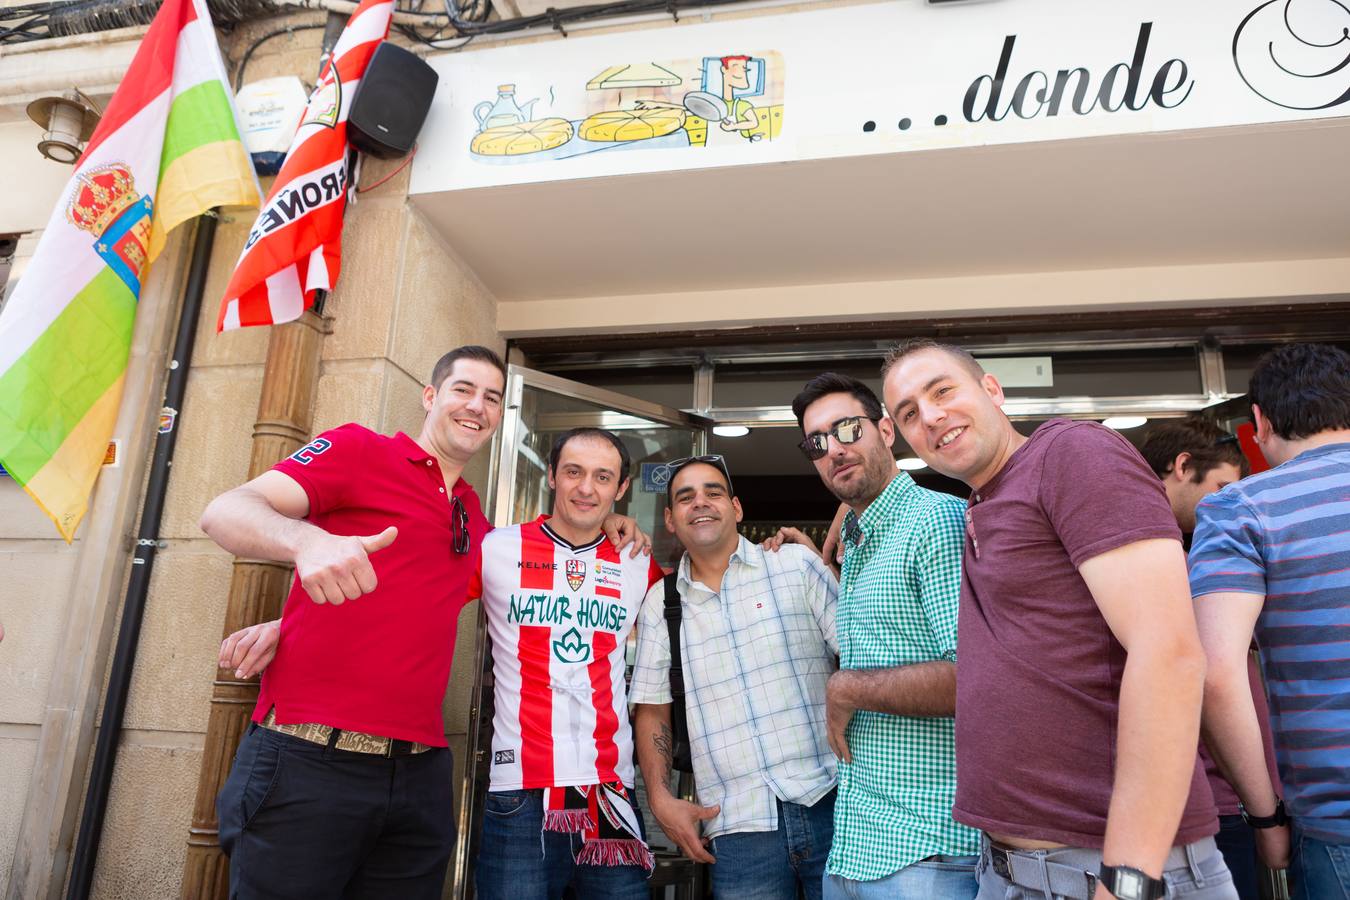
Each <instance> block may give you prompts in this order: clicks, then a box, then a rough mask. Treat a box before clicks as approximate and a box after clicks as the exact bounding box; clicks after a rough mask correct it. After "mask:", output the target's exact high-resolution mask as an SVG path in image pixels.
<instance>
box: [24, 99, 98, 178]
mask: <svg viewBox="0 0 1350 900" xmlns="http://www.w3.org/2000/svg"><path fill="white" fill-rule="evenodd" d="M100 115H101V114H100V113H99V111H98V107H97V106H95V105H94V101H92V100H90V99H89V98H88V97H87V96H85V94H84V93H83V92H82V91H80V89H79V88H73V89H71V90H69V91H66V92H65V93H64V94H62V95H61V96H60V97H40V98H38V99H37V100H34V101H33V102H32V103H30V104H28V118H30V119H32V120H33V121H34V122H36V123H37V124H38V126H39V127H40V128H42V140H40V141H38V152H39V153H41V154H42V155H43V156H45V157H47V158H48V159H51V160H55V161H56V162H59V163H65V164H66V165H74V164H75V161H76V160H78V159H79V158H80V153H81V152H82V151H83V149H84V143H85V141H87V140H89V138H90V136H92V135H93V133H94V126H95V125H97V124H98V120H99V117H100Z"/></svg>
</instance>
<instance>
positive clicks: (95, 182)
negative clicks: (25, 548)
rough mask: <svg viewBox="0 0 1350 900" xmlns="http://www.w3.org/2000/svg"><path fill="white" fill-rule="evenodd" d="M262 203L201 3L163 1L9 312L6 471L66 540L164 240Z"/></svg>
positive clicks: (3, 433) (87, 489) (112, 417)
mask: <svg viewBox="0 0 1350 900" xmlns="http://www.w3.org/2000/svg"><path fill="white" fill-rule="evenodd" d="M260 197H261V193H260V191H259V190H258V181H257V178H256V177H255V176H254V174H253V167H252V165H251V164H250V163H249V158H248V154H247V153H246V152H245V150H244V146H243V143H242V142H241V141H240V138H239V127H238V125H237V122H236V118H235V111H234V104H233V103H232V101H231V99H230V89H229V82H228V80H227V79H226V77H225V67H224V64H223V63H222V62H221V58H220V48H219V47H218V46H217V44H216V36H215V32H214V30H213V29H212V26H211V16H210V13H209V12H208V11H207V8H206V3H205V0H165V3H164V5H163V6H162V7H160V10H159V12H158V14H156V16H155V20H154V22H153V23H152V24H151V25H150V29H149V31H147V32H146V35H145V38H144V39H143V40H142V41H141V46H140V49H139V50H137V52H136V57H135V59H134V60H132V63H131V67H130V68H129V69H128V70H127V73H126V75H125V76H124V77H123V79H122V83H121V86H120V87H119V88H118V89H117V92H116V93H115V94H114V95H113V97H112V100H111V101H109V103H108V109H107V112H106V113H105V114H104V116H103V119H102V121H101V122H100V123H99V125H98V128H97V130H96V131H95V132H94V134H93V136H92V137H91V138H90V140H89V145H88V147H87V148H86V149H85V151H84V156H82V157H81V158H80V161H79V162H78V163H77V164H76V167H75V174H74V176H73V177H72V178H71V180H70V183H69V185H67V187H66V190H65V192H64V194H63V195H62V197H61V200H60V202H59V203H58V204H57V207H56V209H55V211H53V213H52V217H51V220H50V221H49V222H48V224H47V229H46V231H44V232H43V234H42V239H41V241H39V243H38V247H37V250H36V251H35V253H34V255H33V258H32V259H31V260H30V261H29V263H28V267H27V269H26V270H25V271H24V273H23V276H22V278H21V279H20V281H19V284H18V286H17V287H16V288H15V290H14V294H13V296H11V297H10V299H9V300H8V301H7V302H6V304H5V307H4V310H3V311H0V465H3V466H4V468H5V469H6V470H7V471H8V473H9V474H10V475H11V476H12V477H13V478H14V479H15V480H16V481H18V482H19V483H20V484H21V485H23V488H24V490H26V491H27V492H28V493H29V495H30V496H32V498H33V499H34V500H36V501H37V503H38V505H39V506H41V507H42V509H43V511H44V512H46V513H47V515H49V516H51V518H52V521H54V522H55V523H56V527H57V529H58V530H59V531H60V532H61V536H62V537H64V538H65V539H66V540H67V541H70V540H72V539H73V538H74V536H75V529H76V527H78V525H79V523H80V519H81V518H83V516H84V513H85V510H86V509H87V507H88V502H89V495H90V493H91V492H92V491H93V486H94V480H95V478H97V476H98V471H99V467H100V465H101V464H102V461H103V458H104V453H105V451H106V448H107V445H108V439H109V438H110V437H111V436H112V431H113V425H114V423H115V422H116V419H117V409H118V405H119V403H120V401H121V397H122V382H123V378H124V376H125V374H126V367H127V357H128V355H129V353H130V350H131V335H132V329H133V327H134V325H135V322H136V304H137V301H138V300H139V298H140V292H141V285H142V284H143V282H144V279H145V278H146V276H147V274H148V272H149V266H150V263H151V262H152V261H153V260H154V259H155V257H156V256H158V255H159V251H160V250H161V249H163V247H164V241H165V236H166V235H167V233H168V231H169V230H170V229H172V228H173V227H174V226H176V225H178V224H179V223H181V222H183V221H185V220H187V219H190V218H192V217H194V216H197V215H200V214H201V213H203V212H206V211H207V210H209V209H211V208H212V207H216V206H256V205H257V204H258V202H259V200H260Z"/></svg>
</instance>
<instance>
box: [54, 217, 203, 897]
mask: <svg viewBox="0 0 1350 900" xmlns="http://www.w3.org/2000/svg"><path fill="white" fill-rule="evenodd" d="M216 222H217V213H216V211H215V210H211V211H210V212H207V213H204V214H202V215H200V216H198V217H197V234H196V238H195V240H194V243H193V247H192V260H191V262H190V263H189V267H188V279H187V286H186V287H185V288H184V290H183V310H182V312H181V314H180V315H179V319H178V334H177V336H176V337H175V338H174V344H173V357H172V361H171V362H170V364H169V379H168V385H167V386H166V387H165V390H164V407H165V410H166V412H167V413H168V415H169V416H171V418H170V419H169V421H168V423H167V425H166V424H163V423H162V424H161V426H160V430H159V434H158V436H157V437H156V438H155V455H154V459H153V461H152V462H151V467H150V480H149V482H148V484H147V485H146V490H145V503H144V505H143V506H142V507H141V525H140V529H139V531H138V532H137V534H136V549H135V554H134V556H133V557H132V560H131V578H130V579H129V580H128V582H127V592H126V599H125V601H124V602H123V609H122V624H121V627H120V629H119V630H118V633H117V648H116V650H115V651H114V653H113V662H112V671H111V672H110V673H109V678H108V693H107V696H106V698H105V700H104V705H103V718H102V720H101V721H100V723H99V731H98V742H97V744H96V745H95V748H94V762H93V765H92V767H91V769H90V773H89V787H88V790H87V791H86V793H85V800H84V814H83V816H82V817H81V819H80V832H79V837H78V838H77V839H76V843H75V856H74V860H73V862H72V863H71V872H70V881H69V882H68V884H67V886H66V900H86V898H87V897H88V896H89V891H90V889H91V888H92V886H93V881H94V869H95V866H96V864H97V862H98V847H99V842H100V840H101V839H102V836H103V824H104V818H105V815H106V813H107V809H108V792H109V790H110V788H111V786H112V777H113V768H114V766H115V765H116V762H117V743H118V739H119V738H120V737H121V733H122V720H123V718H124V716H125V713H126V708H127V697H128V694H129V693H130V689H131V675H132V670H133V667H134V665H135V661H136V647H137V644H138V643H139V641H140V635H141V623H142V621H143V620H144V618H145V602H146V596H147V593H148V591H149V588H150V573H151V570H152V569H153V568H154V564H155V553H156V551H158V550H159V548H160V541H159V525H160V520H161V519H162V518H163V515H164V498H165V494H166V492H167V489H168V484H169V472H170V469H171V467H172V466H173V451H174V445H175V444H176V443H177V439H178V425H179V420H180V419H181V417H182V408H183V396H184V394H185V392H186V390H187V378H188V369H189V364H190V363H191V361H192V349H193V345H194V344H195V343H196V340H197V320H198V319H199V318H200V317H201V307H202V294H203V292H204V291H205V288H206V274H207V269H208V268H209V266H210V263H211V247H212V244H213V243H214V242H215V236H216Z"/></svg>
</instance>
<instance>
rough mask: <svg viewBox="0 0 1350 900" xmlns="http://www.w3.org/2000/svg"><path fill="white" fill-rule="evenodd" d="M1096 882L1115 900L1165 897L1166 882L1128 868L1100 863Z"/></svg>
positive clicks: (1154, 899) (1160, 898)
mask: <svg viewBox="0 0 1350 900" xmlns="http://www.w3.org/2000/svg"><path fill="white" fill-rule="evenodd" d="M1097 880H1098V881H1100V882H1101V883H1102V887H1104V888H1106V889H1107V890H1108V891H1110V892H1111V896H1113V897H1116V898H1117V900H1162V898H1164V897H1166V896H1167V882H1165V881H1163V880H1162V879H1161V878H1154V877H1152V876H1151V875H1148V874H1146V873H1144V872H1141V871H1139V870H1138V869H1132V868H1130V867H1129V866H1108V865H1107V864H1106V863H1102V868H1101V871H1100V872H1099V873H1098V874H1097Z"/></svg>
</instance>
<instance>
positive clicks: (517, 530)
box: [469, 516, 662, 791]
mask: <svg viewBox="0 0 1350 900" xmlns="http://www.w3.org/2000/svg"><path fill="white" fill-rule="evenodd" d="M547 520H548V516H540V517H539V518H538V519H536V520H534V521H533V522H529V523H526V524H524V525H516V526H513V527H510V528H498V529H496V530H495V531H493V532H491V533H490V534H489V535H488V536H487V537H486V538H484V539H483V557H482V569H481V571H480V573H479V574H480V580H478V581H477V582H475V583H474V584H471V585H470V590H469V596H470V598H473V597H475V596H481V597H482V600H483V609H484V611H485V612H486V613H487V620H488V634H489V635H490V636H491V637H492V675H493V681H494V688H493V699H494V707H495V708H494V712H493V717H492V778H491V785H490V788H489V789H490V790H493V791H509V790H517V789H520V788H525V789H530V788H542V787H564V786H569V785H583V784H600V783H607V782H612V781H615V780H616V779H617V780H619V781H622V782H623V783H624V784H625V785H627V786H629V787H632V785H633V732H632V728H631V727H630V726H629V723H628V690H627V686H626V685H625V683H624V646H625V642H626V641H627V638H628V633H629V632H630V631H632V630H633V625H634V623H635V622H636V621H637V613H638V609H639V607H640V606H641V605H642V599H643V597H644V596H645V595H646V593H647V589H648V588H650V587H651V586H652V585H653V584H655V583H656V582H657V581H658V580H660V578H661V577H662V573H661V569H660V567H659V566H657V565H656V561H655V560H653V559H652V558H651V557H650V556H646V555H639V556H638V557H637V559H632V558H630V557H629V555H628V552H627V551H624V553H623V554H622V556H620V554H619V553H618V552H617V551H616V550H615V549H614V545H613V544H611V543H610V542H609V541H608V540H607V539H606V538H605V537H604V536H603V535H601V536H600V537H597V538H596V539H595V540H594V541H592V542H591V543H589V544H586V545H585V546H582V547H576V546H573V545H572V544H570V543H568V542H567V541H566V540H564V539H563V538H562V537H560V536H558V535H557V534H556V533H555V532H554V531H553V530H552V529H550V528H549V527H548V524H547Z"/></svg>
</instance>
